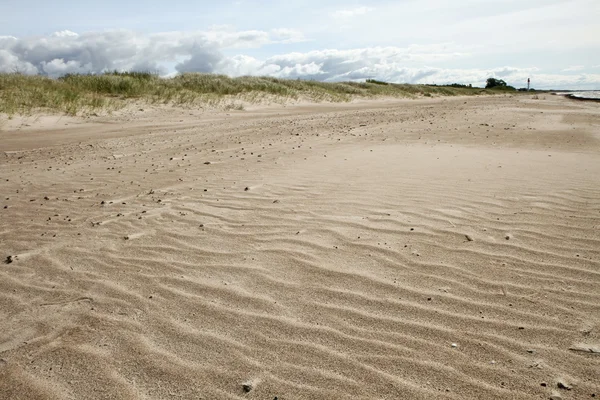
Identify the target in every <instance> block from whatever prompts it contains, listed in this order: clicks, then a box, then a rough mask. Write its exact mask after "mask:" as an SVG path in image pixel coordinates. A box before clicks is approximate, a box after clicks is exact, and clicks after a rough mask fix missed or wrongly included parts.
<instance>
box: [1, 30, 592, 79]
mask: <svg viewBox="0 0 600 400" xmlns="http://www.w3.org/2000/svg"><path fill="white" fill-rule="evenodd" d="M304 40H305V39H304V37H303V36H302V34H300V33H299V32H297V31H293V30H288V29H277V30H270V31H256V30H251V31H236V30H234V29H233V28H231V27H228V26H220V27H213V28H211V29H210V30H208V31H202V32H167V33H157V34H150V35H143V34H139V33H135V32H132V31H126V30H116V31H105V32H89V33H82V34H77V33H74V32H71V31H61V32H56V33H54V34H52V35H49V36H46V37H38V38H24V39H22V38H16V37H13V36H0V72H16V71H18V72H21V73H26V74H44V75H48V76H51V77H57V76H62V75H64V74H67V73H101V72H104V71H107V70H113V69H117V70H138V71H139V70H145V71H147V70H151V71H158V72H159V73H161V74H162V75H165V76H172V74H173V73H175V72H179V73H183V72H211V73H220V74H227V75H230V76H241V75H254V76H257V75H269V76H275V77H280V78H292V79H296V78H300V79H314V80H320V81H330V82H335V81H343V80H356V81H362V80H365V79H369V78H373V79H379V80H384V81H388V82H399V83H400V82H401V83H436V84H445V83H464V84H469V83H470V84H473V85H477V86H480V85H483V84H485V80H486V79H487V78H489V77H497V78H500V79H503V80H505V81H506V82H508V83H509V84H511V85H514V86H517V87H523V86H525V85H526V82H527V78H531V80H532V85H533V87H535V88H556V89H560V88H569V89H578V88H582V89H583V88H594V87H598V86H600V75H598V74H592V73H584V72H585V69H582V67H579V66H574V67H570V68H567V69H566V70H565V71H567V70H568V71H567V72H568V73H564V74H561V73H560V72H558V73H548V72H547V71H542V70H539V69H537V68H534V67H531V68H518V67H507V66H505V67H498V68H488V69H483V68H480V69H477V68H471V69H465V68H458V67H454V68H448V67H444V65H449V64H452V65H465V64H467V63H471V62H472V60H473V55H474V54H475V55H476V54H477V51H478V49H477V48H476V47H472V46H471V47H465V46H460V45H457V44H455V43H437V44H428V45H410V46H405V47H394V46H388V47H368V48H357V49H345V50H338V49H325V50H314V51H308V52H289V53H284V54H278V55H274V56H271V57H266V58H262V59H261V58H257V57H252V56H250V55H247V54H244V50H246V49H251V48H258V47H261V46H265V45H267V44H273V43H278V44H282V45H283V44H289V43H294V42H299V41H304ZM232 53H233V54H235V53H238V54H237V55H234V56H232V55H231V54H232ZM167 66H168V68H167ZM592 68H593V67H592ZM588 71H589V70H588ZM561 72H562V71H561Z"/></svg>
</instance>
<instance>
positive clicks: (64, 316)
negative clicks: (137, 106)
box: [0, 96, 600, 400]
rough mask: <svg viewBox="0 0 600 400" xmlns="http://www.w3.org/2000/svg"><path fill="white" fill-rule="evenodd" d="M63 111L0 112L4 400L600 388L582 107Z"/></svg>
mask: <svg viewBox="0 0 600 400" xmlns="http://www.w3.org/2000/svg"><path fill="white" fill-rule="evenodd" d="M75 122H76V121H70V120H69V121H67V120H58V121H54V122H52V123H50V124H48V123H46V124H45V125H46V126H45V127H41V125H39V124H38V125H36V124H35V122H34V123H32V124H30V125H32V126H29V127H26V126H24V127H23V128H22V129H12V128H10V129H5V130H4V131H2V132H0V150H3V151H4V152H3V153H0V179H1V181H0V192H1V198H0V248H1V250H2V254H0V256H1V257H2V259H3V260H5V263H4V264H0V398H1V399H109V398H111V399H171V398H172V399H269V400H271V399H274V398H277V399H278V400H283V399H434V398H445V399H467V398H468V399H544V398H549V397H550V396H553V395H560V396H562V397H563V398H565V399H583V398H590V397H591V396H592V395H593V394H595V395H596V397H599V396H600V386H599V385H600V354H598V352H600V108H599V105H598V104H595V103H583V102H574V101H570V100H568V99H565V98H562V97H555V96H547V98H546V99H542V100H533V99H531V98H529V97H528V96H522V97H515V98H510V97H502V98H500V97H498V98H481V99H472V98H470V99H434V100H423V101H396V102H372V103H361V104H347V105H336V106H332V105H328V106H327V105H323V106H296V107H292V108H282V107H280V108H260V109H258V108H257V109H255V110H250V111H242V112H232V113H227V114H226V113H208V112H207V113H201V112H195V111H192V112H190V111H185V112H183V111H173V110H172V111H168V110H147V111H145V112H138V113H135V114H133V115H121V116H115V117H113V118H112V119H107V118H105V119H103V118H99V119H97V120H96V121H90V122H85V123H81V122H77V123H75ZM65 123H67V124H68V125H66V126H65V125H64V124H65ZM559 383H561V384H563V385H565V386H568V387H569V388H570V389H571V390H567V389H566V388H562V389H561V388H559ZM244 385H246V386H244ZM544 385H545V386H544Z"/></svg>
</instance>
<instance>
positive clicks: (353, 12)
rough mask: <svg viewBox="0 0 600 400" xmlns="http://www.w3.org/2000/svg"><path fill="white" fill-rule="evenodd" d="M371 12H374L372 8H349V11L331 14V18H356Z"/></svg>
mask: <svg viewBox="0 0 600 400" xmlns="http://www.w3.org/2000/svg"><path fill="white" fill-rule="evenodd" d="M371 11H373V9H372V8H370V7H355V8H349V9H344V10H338V11H335V12H334V13H332V14H331V16H332V17H334V18H341V19H346V18H352V17H356V16H359V15H365V14H367V13H369V12H371Z"/></svg>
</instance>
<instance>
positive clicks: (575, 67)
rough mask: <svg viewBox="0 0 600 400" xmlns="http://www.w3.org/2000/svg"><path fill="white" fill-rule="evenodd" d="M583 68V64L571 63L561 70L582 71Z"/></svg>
mask: <svg viewBox="0 0 600 400" xmlns="http://www.w3.org/2000/svg"><path fill="white" fill-rule="evenodd" d="M584 69H585V66H583V65H572V66H570V67H567V68H565V69H563V70H562V72H576V71H583V70H584Z"/></svg>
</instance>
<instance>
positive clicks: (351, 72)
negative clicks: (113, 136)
mask: <svg viewBox="0 0 600 400" xmlns="http://www.w3.org/2000/svg"><path fill="white" fill-rule="evenodd" d="M115 69H117V70H145V71H146V70H151V71H155V72H158V73H159V74H161V75H163V76H173V75H175V74H178V73H185V72H207V73H208V72H210V73H219V74H226V75H230V76H241V75H270V76H276V77H280V78H292V79H297V78H300V79H315V80H321V81H345V80H356V81H361V80H365V79H369V78H370V79H379V80H384V81H388V82H398V83H430V84H431V83H435V84H447V83H462V84H472V85H474V86H483V85H485V81H486V79H487V78H489V77H494V78H497V79H503V80H505V81H506V82H507V83H508V84H510V85H513V86H515V87H524V86H526V85H527V78H530V79H531V83H532V87H534V88H538V89H590V90H600V0H395V1H385V0H370V1H368V0H364V1H359V0H346V1H341V0H320V1H317V0H288V1H274V0H264V1H251V0H222V1H204V0H181V1H179V0H171V1H166V0H161V1H156V0H120V1H117V0H103V1H97V0H94V1H87V0H78V1H73V0H54V1H48V0H0V72H21V73H26V74H43V75H47V76H50V77H59V76H62V75H64V74H67V73H101V72H103V71H107V70H115Z"/></svg>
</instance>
